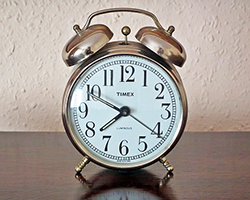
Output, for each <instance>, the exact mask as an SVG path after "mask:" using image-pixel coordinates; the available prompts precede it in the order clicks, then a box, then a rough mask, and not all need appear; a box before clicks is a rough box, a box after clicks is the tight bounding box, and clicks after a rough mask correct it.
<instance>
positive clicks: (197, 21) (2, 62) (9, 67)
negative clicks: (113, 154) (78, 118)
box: [0, 0, 250, 131]
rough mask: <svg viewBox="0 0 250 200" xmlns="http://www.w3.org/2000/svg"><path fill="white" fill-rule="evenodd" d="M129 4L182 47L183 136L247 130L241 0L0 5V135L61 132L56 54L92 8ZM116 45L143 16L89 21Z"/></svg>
mask: <svg viewBox="0 0 250 200" xmlns="http://www.w3.org/2000/svg"><path fill="white" fill-rule="evenodd" d="M112 7H134V8H140V9H145V10H148V11H150V12H152V13H154V14H155V15H156V16H157V18H158V19H159V21H160V22H161V24H162V25H163V26H164V27H165V28H167V27H168V26H169V25H174V26H175V28H176V31H175V32H174V34H173V36H174V37H175V38H176V39H177V40H178V41H180V42H181V43H182V45H183V46H184V47H185V49H186V52H187V61H186V63H185V64H184V66H183V68H177V70H178V71H179V73H180V75H181V77H182V79H183V83H184V86H185V89H186V92H187V96H188V104H189V118H188V123H187V127H186V131H250V123H249V121H250V120H249V116H250V109H249V108H250V66H249V62H250V60H249V59H250V58H249V57H250V46H249V42H250V34H249V33H250V1H249V0H237V1H233V0H211V1H207V0H190V1H186V0H176V1H171V0H169V1H165V0H123V1H118V0H86V1H85V0H81V1H80V0H79V1H77V0H55V1H50V0H44V1H37V0H16V1H14V0H0V13H1V15H0V30H1V31H0V70H1V73H0V88H1V91H0V95H1V96H0V131H64V129H63V126H62V122H61V102H62V96H63V91H64V88H65V86H66V83H67V80H68V78H69V76H70V74H71V72H72V69H70V68H67V67H66V66H65V64H64V63H63V61H62V58H61V52H62V49H63V46H64V45H65V44H66V42H67V41H68V40H69V39H70V38H71V37H72V36H73V35H74V34H75V33H74V32H73V29H72V26H73V25H74V24H76V23H77V24H79V25H80V26H81V27H82V26H83V25H84V24H85V22H86V19H87V17H88V16H89V15H90V14H91V13H92V12H94V11H96V10H100V9H105V8H112ZM93 23H103V24H106V25H107V26H109V27H110V29H111V30H112V31H113V32H114V34H115V35H114V38H113V39H112V40H122V39H123V36H122V35H121V33H120V29H121V28H122V27H123V26H124V25H128V26H130V27H131V29H132V33H131V34H130V36H129V40H135V39H134V35H135V34H136V32H137V31H138V30H139V29H140V28H141V27H143V26H148V25H150V26H152V25H153V22H152V20H151V19H150V18H148V17H146V16H144V15H139V14H131V13H115V14H108V15H104V16H101V17H97V18H95V19H94V20H93Z"/></svg>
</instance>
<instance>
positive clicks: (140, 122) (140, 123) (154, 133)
mask: <svg viewBox="0 0 250 200" xmlns="http://www.w3.org/2000/svg"><path fill="white" fill-rule="evenodd" d="M129 116H130V117H132V118H133V119H135V120H136V121H137V122H139V123H140V124H141V125H143V126H144V127H146V128H147V129H148V130H150V131H151V132H152V133H154V134H156V135H157V133H156V132H155V131H154V130H152V129H151V128H150V127H149V126H147V125H146V124H144V123H143V122H142V121H140V120H139V119H137V118H136V117H134V116H133V115H131V114H130V115H129Z"/></svg>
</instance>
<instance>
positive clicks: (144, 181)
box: [0, 132, 250, 200]
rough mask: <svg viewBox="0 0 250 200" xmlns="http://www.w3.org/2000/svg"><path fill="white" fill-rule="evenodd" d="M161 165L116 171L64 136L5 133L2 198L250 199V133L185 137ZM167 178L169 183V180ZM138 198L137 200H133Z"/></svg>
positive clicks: (0, 152)
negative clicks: (80, 167) (89, 158)
mask: <svg viewBox="0 0 250 200" xmlns="http://www.w3.org/2000/svg"><path fill="white" fill-rule="evenodd" d="M168 159H169V161H170V162H171V163H172V164H173V165H174V166H175V170H174V174H173V177H171V178H170V177H169V178H167V177H165V175H166V171H165V169H164V168H163V166H162V164H160V163H155V164H154V165H152V166H150V167H147V168H145V169H143V170H137V171H131V172H127V173H125V172H117V171H112V170H106V169H104V168H102V167H99V166H96V165H94V164H92V163H90V164H88V165H87V167H86V168H85V169H84V171H83V172H82V176H81V175H79V176H77V177H75V173H74V167H75V165H76V164H78V162H79V161H80V160H81V155H80V154H79V153H78V152H77V151H76V150H75V149H74V147H73V146H72V145H71V143H70V141H69V140H68V138H67V136H66V134H65V133H25V132H21V133H20V132H7V133H4V132H2V133H0V199H4V200H5V199H53V200H56V199H106V200H107V199H118V200H127V199H137V200H140V199H143V198H144V199H150V200H156V199H158V200H159V199H240V200H241V199H250V133H184V135H183V137H182V138H181V140H180V142H179V143H178V144H177V146H176V147H175V149H174V150H173V151H172V152H171V153H170V154H169V155H168ZM164 177H165V178H164ZM132 197H133V198H132Z"/></svg>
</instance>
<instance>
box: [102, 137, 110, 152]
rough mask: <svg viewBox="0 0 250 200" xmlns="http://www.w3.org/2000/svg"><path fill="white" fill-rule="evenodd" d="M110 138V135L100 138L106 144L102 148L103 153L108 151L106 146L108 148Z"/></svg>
mask: <svg viewBox="0 0 250 200" xmlns="http://www.w3.org/2000/svg"><path fill="white" fill-rule="evenodd" d="M110 138H111V136H110V135H106V136H103V137H102V140H106V144H105V147H104V151H108V146H109V142H110Z"/></svg>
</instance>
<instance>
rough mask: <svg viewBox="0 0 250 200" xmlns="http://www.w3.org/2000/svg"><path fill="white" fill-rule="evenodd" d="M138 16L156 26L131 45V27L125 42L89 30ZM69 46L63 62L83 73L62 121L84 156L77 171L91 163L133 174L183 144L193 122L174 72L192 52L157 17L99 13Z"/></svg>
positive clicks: (75, 77) (77, 75) (75, 78)
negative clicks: (112, 18) (107, 19)
mask: <svg viewBox="0 0 250 200" xmlns="http://www.w3.org/2000/svg"><path fill="white" fill-rule="evenodd" d="M114 12H133V13H140V14H144V15H146V16H148V17H151V18H152V19H153V21H154V23H155V27H153V26H152V27H151V26H148V27H143V28H141V29H140V30H139V31H138V33H137V34H136V35H135V38H136V39H137V40H138V42H132V41H129V40H128V35H129V34H130V28H129V27H128V26H124V27H121V35H123V37H124V39H123V40H122V41H112V42H110V40H111V38H112V36H113V33H112V32H111V30H110V29H109V28H108V27H107V26H105V25H103V24H94V25H90V23H91V20H92V19H93V18H94V17H96V16H99V15H103V14H106V13H114ZM73 29H74V30H75V32H76V34H75V36H73V37H72V38H71V39H70V40H69V42H68V43H67V44H66V45H65V47H64V49H63V52H62V57H63V60H64V62H65V63H66V65H67V66H69V67H71V66H76V67H75V70H74V72H73V74H72V75H71V77H70V79H69V81H68V83H67V86H66V89H65V93H64V96H63V106H62V119H63V124H64V127H65V130H66V133H67V135H68V137H69V139H70V141H71V142H72V144H73V145H74V147H75V148H76V149H77V150H78V151H79V152H80V153H81V154H82V155H83V159H82V161H81V162H80V164H78V165H77V166H76V168H75V170H76V172H81V171H82V169H83V168H84V167H85V166H86V164H87V163H89V162H90V161H91V162H94V163H96V164H98V165H101V166H103V167H106V168H111V169H119V170H129V169H138V168H143V167H146V166H148V165H150V164H153V163H155V162H156V161H160V162H161V163H162V164H163V165H164V166H165V168H166V169H167V171H172V170H173V166H172V165H171V164H170V163H169V162H168V161H167V159H166V157H165V156H166V155H167V154H168V153H169V152H170V151H171V150H172V149H173V148H174V146H175V145H176V144H177V142H178V141H179V139H180V137H181V135H182V133H183V131H184V127H185V124H186V120H187V99H186V95H185V91H184V87H183V84H182V81H181V78H180V76H179V74H178V72H177V70H176V68H175V66H178V67H182V65H183V64H184V62H185V60H186V53H185V50H184V48H183V47H182V45H181V44H180V43H179V42H178V41H177V40H176V39H174V38H173V37H172V33H173V32H174V27H173V26H170V27H169V28H168V29H167V30H165V29H164V28H163V27H162V26H161V24H160V23H159V21H158V19H157V18H156V16H155V15H153V14H152V13H150V12H148V11H145V10H141V9H134V8H133V9H132V8H113V9H106V10H101V11H97V12H94V13H92V14H91V15H90V16H89V17H88V19H87V22H86V24H85V25H84V27H83V28H82V29H81V28H80V27H79V26H78V25H74V27H73Z"/></svg>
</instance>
